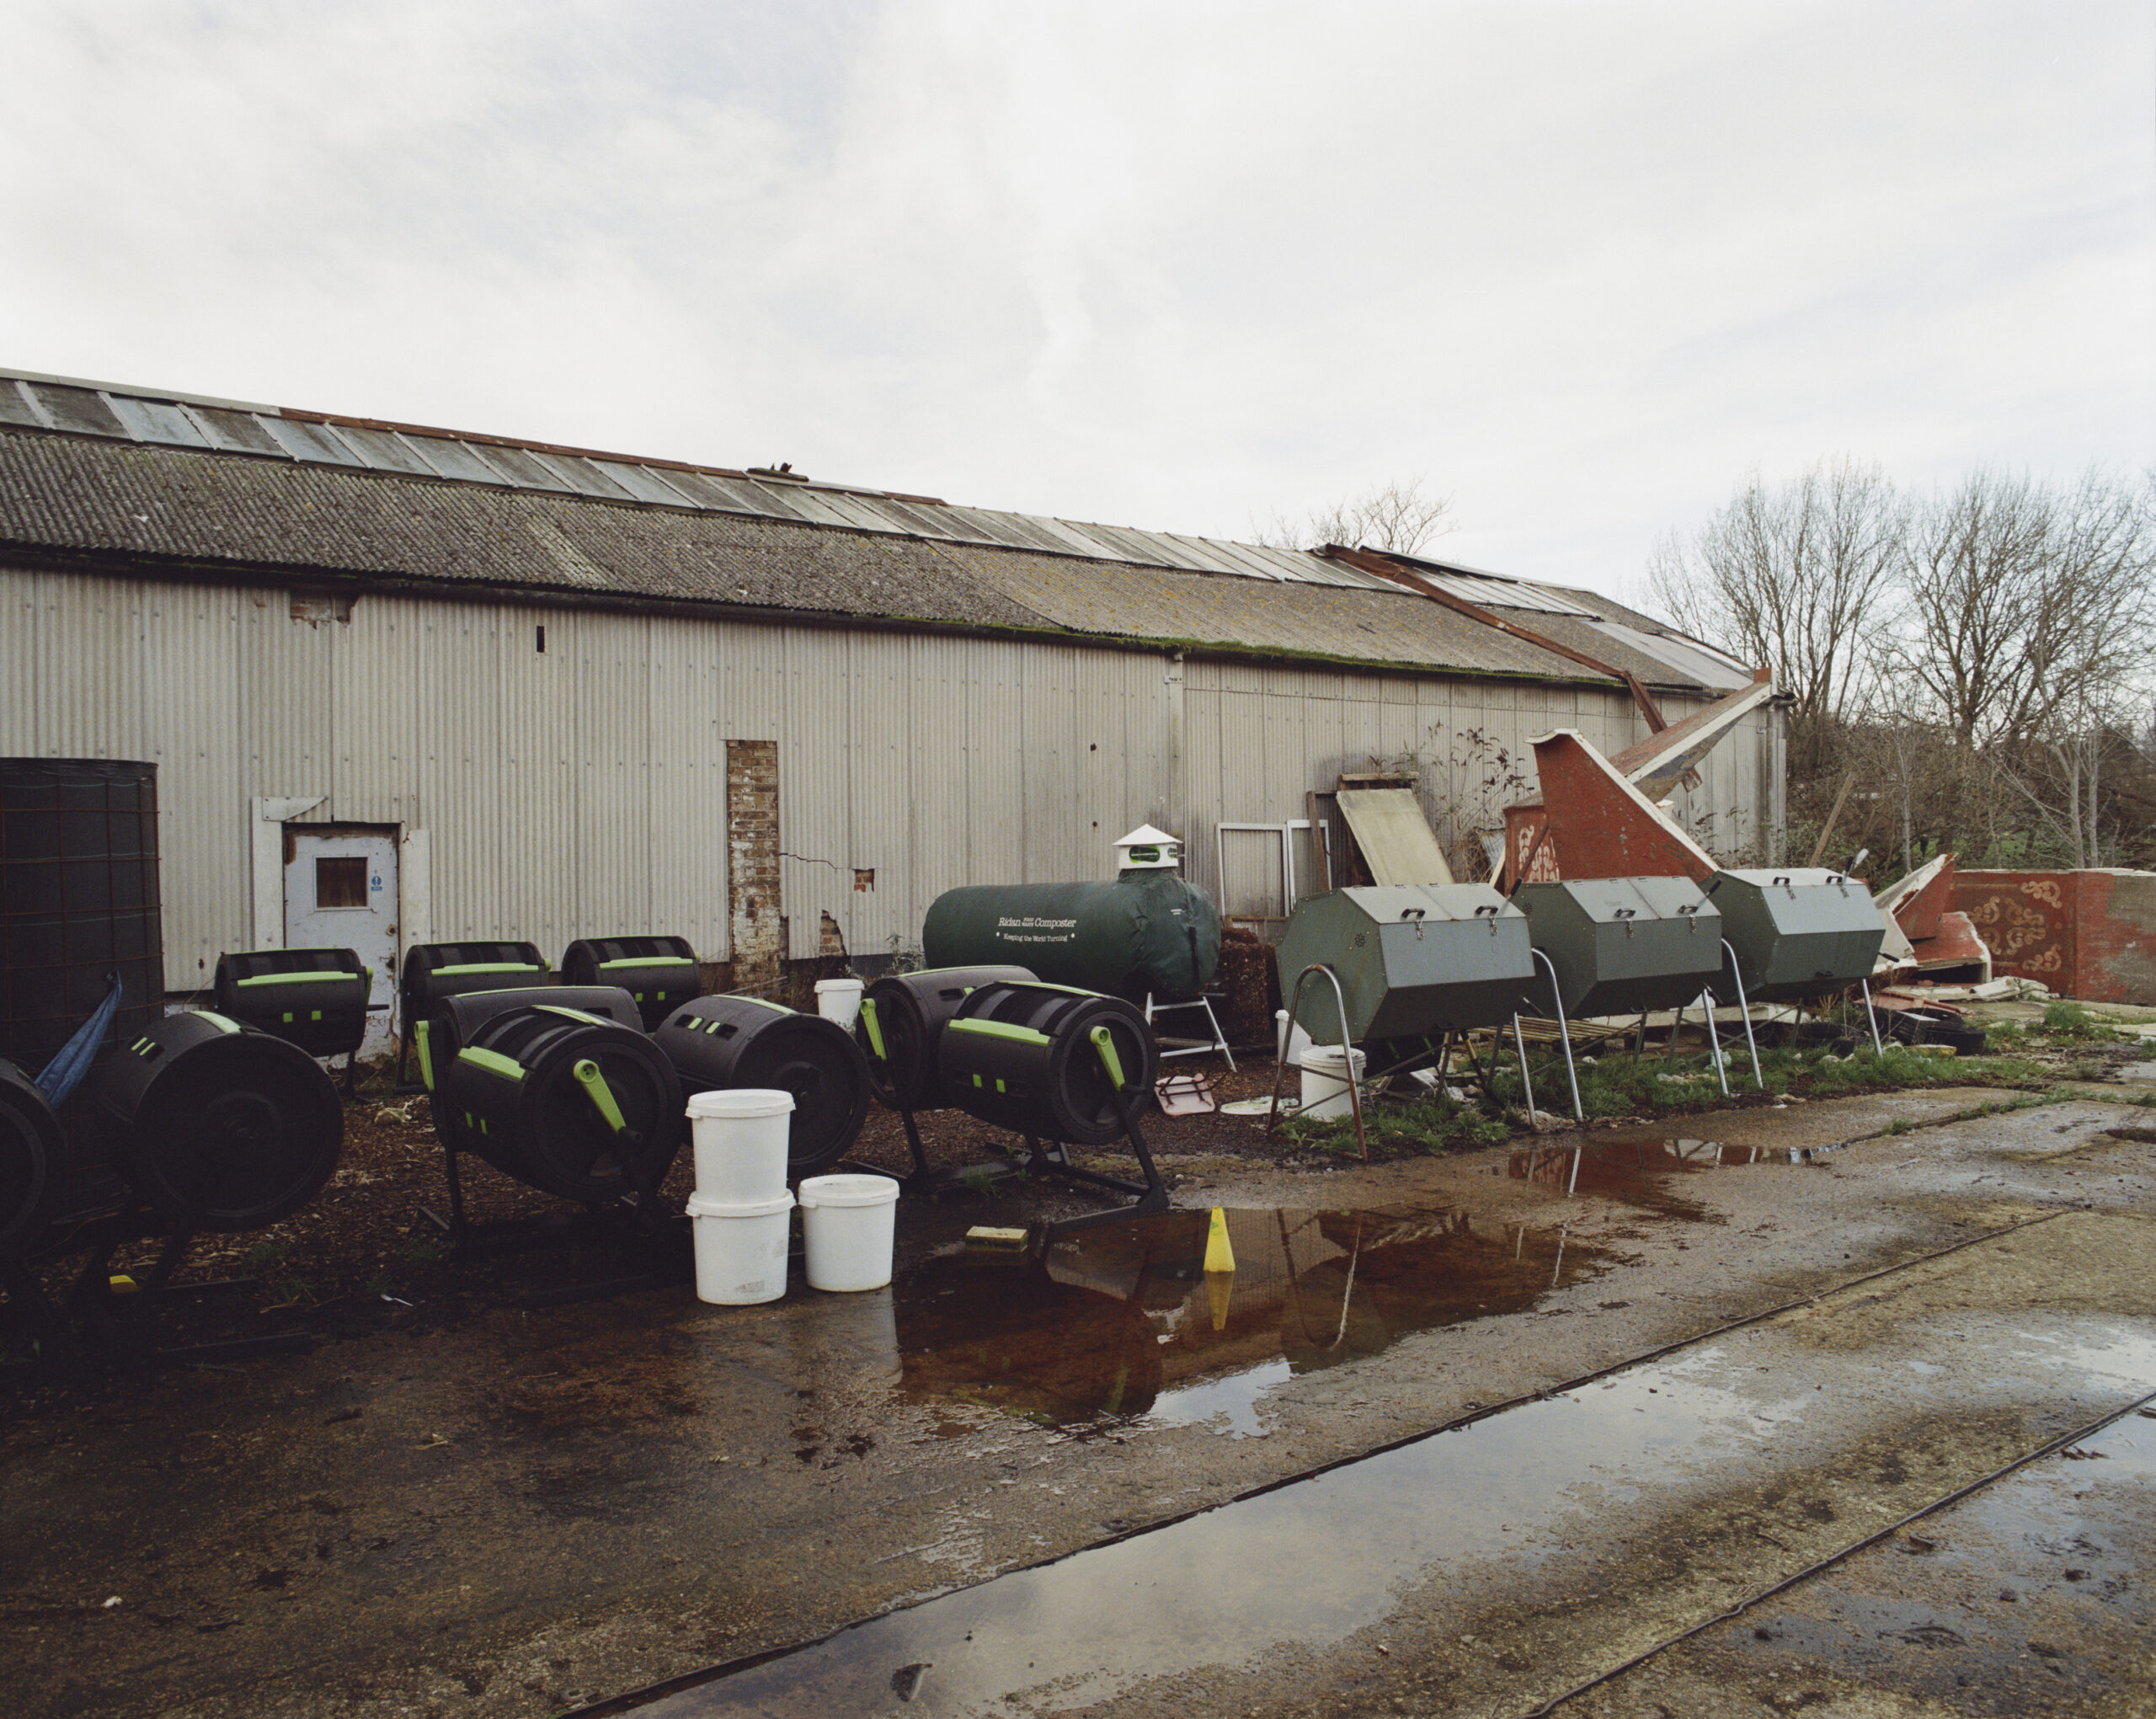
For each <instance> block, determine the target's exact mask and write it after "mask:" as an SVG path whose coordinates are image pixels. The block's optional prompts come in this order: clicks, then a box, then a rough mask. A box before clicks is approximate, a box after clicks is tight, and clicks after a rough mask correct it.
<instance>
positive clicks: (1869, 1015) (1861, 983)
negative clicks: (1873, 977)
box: [1857, 979, 1887, 1056]
mask: <svg viewBox="0 0 2156 1719" xmlns="http://www.w3.org/2000/svg"><path fill="white" fill-rule="evenodd" d="M1857 986H1858V988H1859V989H1860V990H1862V991H1863V992H1864V1018H1865V1021H1866V1022H1869V1023H1870V1027H1871V1054H1873V1055H1874V1056H1884V1055H1886V1054H1887V1047H1886V1046H1885V1045H1883V1044H1881V1043H1880V1042H1879V1012H1878V1011H1877V1010H1876V1009H1875V1008H1873V1007H1872V1006H1871V981H1870V980H1869V979H1860V980H1857Z"/></svg>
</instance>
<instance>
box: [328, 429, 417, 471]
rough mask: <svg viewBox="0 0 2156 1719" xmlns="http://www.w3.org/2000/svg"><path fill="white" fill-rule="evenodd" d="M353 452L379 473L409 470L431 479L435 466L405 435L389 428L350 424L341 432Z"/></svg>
mask: <svg viewBox="0 0 2156 1719" xmlns="http://www.w3.org/2000/svg"><path fill="white" fill-rule="evenodd" d="M338 433H339V435H341V436H342V437H343V438H344V441H345V443H346V444H347V445H348V446H350V448H351V449H352V451H354V452H355V453H356V454H357V455H359V456H360V458H361V459H363V460H365V461H366V462H367V464H368V466H369V467H371V468H372V469H373V470H375V471H377V472H409V473H410V474H411V475H412V476H413V477H414V478H431V477H433V476H434V475H435V468H434V467H431V466H430V465H429V464H428V463H427V462H425V461H424V460H423V459H421V458H420V457H419V451H418V450H416V449H415V448H414V447H413V446H411V445H410V444H409V443H408V442H407V441H406V440H404V438H403V436H401V435H397V434H395V433H394V432H393V431H391V430H362V429H360V427H359V426H358V425H357V424H346V425H345V426H344V429H343V430H340V431H339V432H338Z"/></svg>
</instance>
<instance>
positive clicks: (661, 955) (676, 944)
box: [562, 937, 704, 1033]
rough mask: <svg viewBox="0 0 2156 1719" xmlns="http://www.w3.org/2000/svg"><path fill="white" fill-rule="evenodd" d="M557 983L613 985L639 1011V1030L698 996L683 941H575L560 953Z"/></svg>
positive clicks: (698, 972)
mask: <svg viewBox="0 0 2156 1719" xmlns="http://www.w3.org/2000/svg"><path fill="white" fill-rule="evenodd" d="M562 983H563V985H620V986H621V987H622V990H626V991H627V992H628V993H629V994H630V995H631V996H633V997H634V998H635V999H636V1000H637V1007H638V1008H639V1009H640V1010H642V1011H643V1029H644V1031H645V1032H647V1033H649V1032H653V1031H655V1030H656V1029H657V1028H658V1026H659V1022H661V1021H663V1020H664V1019H665V1018H666V1017H667V1016H668V1015H670V1013H672V1012H674V1011H675V1009H677V1008H679V1007H680V1006H681V1005H682V1004H683V1003H685V1002H686V1001H689V999H690V998H691V997H698V996H702V995H703V994H704V979H703V969H702V968H700V967H698V966H697V965H696V946H695V945H694V944H693V943H691V942H690V941H689V940H688V939H687V938H686V937H579V938H578V939H577V941H576V942H574V943H571V944H570V945H569V946H568V948H567V949H565V950H563V952H562Z"/></svg>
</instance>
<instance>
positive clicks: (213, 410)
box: [193, 406, 289, 459]
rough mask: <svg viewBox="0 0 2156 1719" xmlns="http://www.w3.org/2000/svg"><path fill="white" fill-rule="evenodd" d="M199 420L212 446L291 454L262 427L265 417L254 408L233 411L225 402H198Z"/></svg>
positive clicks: (251, 451) (262, 452) (196, 410)
mask: <svg viewBox="0 0 2156 1719" xmlns="http://www.w3.org/2000/svg"><path fill="white" fill-rule="evenodd" d="M193 409H194V413H195V422H196V423H197V424H200V425H201V426H202V431H203V434H204V435H207V436H208V437H209V439H210V446H212V447H216V448H224V449H227V450H229V451H232V452H235V453H243V454H275V455H276V456H277V457H278V458H279V459H285V458H287V457H289V456H288V455H287V454H286V451H285V450H284V449H283V448H281V447H280V446H278V445H277V440H276V438H275V437H274V436H272V435H270V432H269V431H268V430H264V428H263V427H262V420H261V419H259V418H257V417H256V416H255V415H254V414H253V413H252V412H231V411H227V410H226V409H225V408H223V407H221V406H197V407H195V408H193Z"/></svg>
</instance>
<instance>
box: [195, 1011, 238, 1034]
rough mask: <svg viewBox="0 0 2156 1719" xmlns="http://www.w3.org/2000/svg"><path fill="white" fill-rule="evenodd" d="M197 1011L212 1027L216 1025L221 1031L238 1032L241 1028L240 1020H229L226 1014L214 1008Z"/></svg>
mask: <svg viewBox="0 0 2156 1719" xmlns="http://www.w3.org/2000/svg"><path fill="white" fill-rule="evenodd" d="M195 1013H196V1014H197V1015H198V1016H200V1017H201V1018H202V1019H203V1020H205V1021H207V1022H209V1023H210V1024H211V1026H212V1027H215V1028H216V1029H217V1030H218V1031H219V1032H220V1033H237V1032H238V1031H239V1030H240V1025H239V1022H237V1021H232V1020H227V1018H226V1017H224V1016H222V1015H220V1014H218V1013H216V1012H215V1011H214V1010H211V1009H197V1010H196V1011H195Z"/></svg>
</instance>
